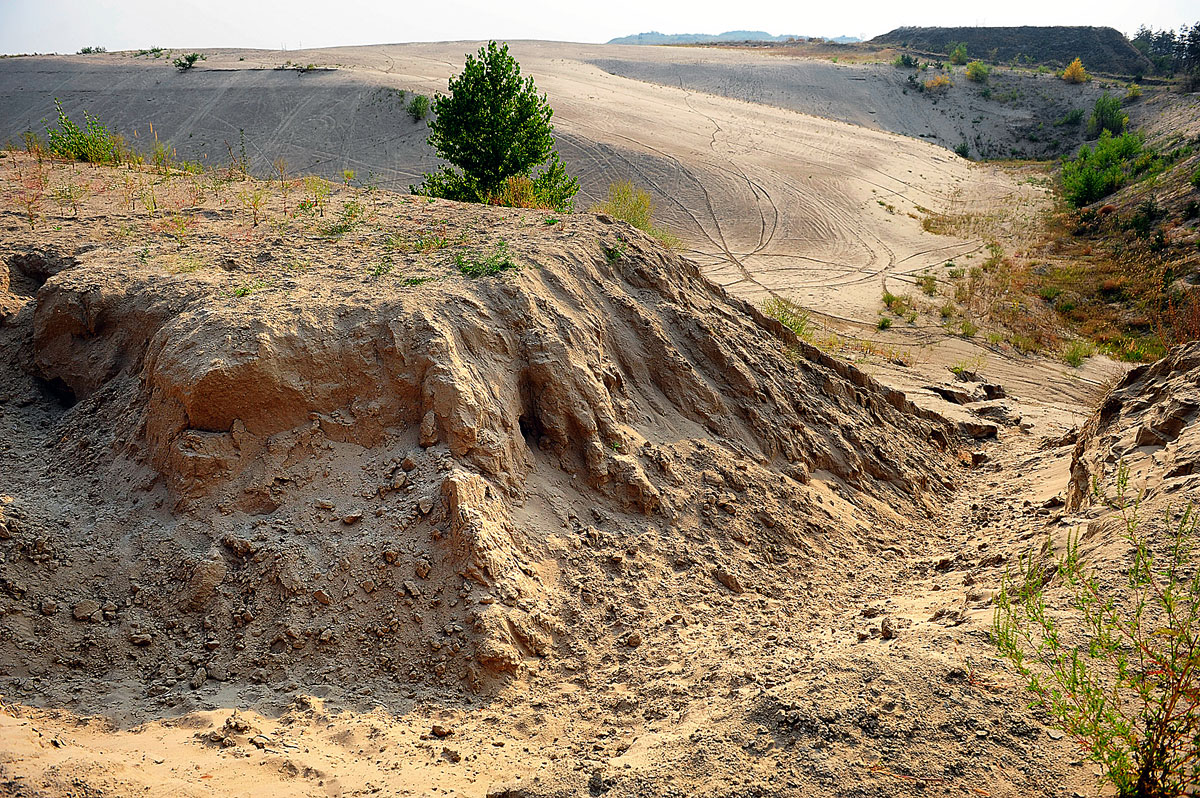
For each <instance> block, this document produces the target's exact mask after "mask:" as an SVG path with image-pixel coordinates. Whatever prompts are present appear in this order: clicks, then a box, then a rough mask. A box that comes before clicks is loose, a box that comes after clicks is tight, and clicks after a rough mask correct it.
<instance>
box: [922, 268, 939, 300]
mask: <svg viewBox="0 0 1200 798" xmlns="http://www.w3.org/2000/svg"><path fill="white" fill-rule="evenodd" d="M917 287H918V288H920V289H921V291H922V292H923V293H924V294H925V295H926V296H933V295H934V294H936V293H937V277H936V276H934V275H933V274H930V273H929V272H925V273H924V274H922V275H921V276H920V277H918V278H917Z"/></svg>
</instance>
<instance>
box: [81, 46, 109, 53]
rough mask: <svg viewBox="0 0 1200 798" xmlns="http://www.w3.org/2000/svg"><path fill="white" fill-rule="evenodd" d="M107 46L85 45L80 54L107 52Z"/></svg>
mask: <svg viewBox="0 0 1200 798" xmlns="http://www.w3.org/2000/svg"><path fill="white" fill-rule="evenodd" d="M107 52H108V48H106V47H84V48H82V49H81V50H80V51H79V55H91V54H93V53H107Z"/></svg>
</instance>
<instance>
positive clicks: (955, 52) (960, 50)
mask: <svg viewBox="0 0 1200 798" xmlns="http://www.w3.org/2000/svg"><path fill="white" fill-rule="evenodd" d="M950 63H951V64H954V65H956V66H962V65H963V64H965V63H967V43H966V42H959V43H958V44H954V45H951V47H950Z"/></svg>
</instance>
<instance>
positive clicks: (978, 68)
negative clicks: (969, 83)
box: [967, 61, 992, 83]
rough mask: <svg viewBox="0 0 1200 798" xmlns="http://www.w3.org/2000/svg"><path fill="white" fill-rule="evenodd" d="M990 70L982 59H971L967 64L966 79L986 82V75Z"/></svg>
mask: <svg viewBox="0 0 1200 798" xmlns="http://www.w3.org/2000/svg"><path fill="white" fill-rule="evenodd" d="M991 73H992V70H990V69H988V65H987V64H985V63H983V62H982V61H972V62H971V63H969V64H967V80H973V81H975V82H976V83H986V82H987V79H988V75H990V74H991Z"/></svg>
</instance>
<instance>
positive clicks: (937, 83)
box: [925, 75, 954, 94]
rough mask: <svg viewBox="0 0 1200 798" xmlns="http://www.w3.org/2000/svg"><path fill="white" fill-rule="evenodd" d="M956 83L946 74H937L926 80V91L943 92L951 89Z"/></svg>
mask: <svg viewBox="0 0 1200 798" xmlns="http://www.w3.org/2000/svg"><path fill="white" fill-rule="evenodd" d="M953 85H954V84H953V83H952V82H951V81H950V78H948V77H946V76H945V75H937V76H936V77H932V78H930V79H929V80H927V81H925V91H927V92H931V93H933V94H942V93H944V92H946V91H948V90H949V89H950V87H951V86H953Z"/></svg>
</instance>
